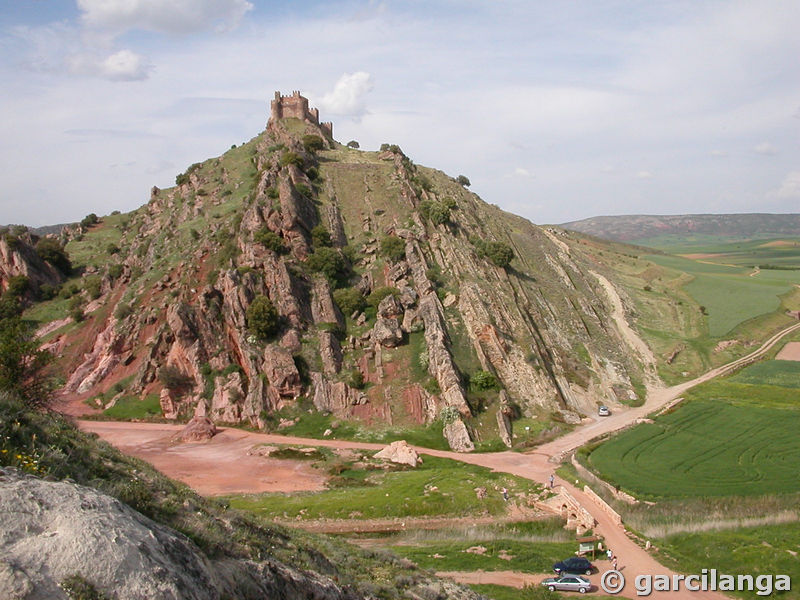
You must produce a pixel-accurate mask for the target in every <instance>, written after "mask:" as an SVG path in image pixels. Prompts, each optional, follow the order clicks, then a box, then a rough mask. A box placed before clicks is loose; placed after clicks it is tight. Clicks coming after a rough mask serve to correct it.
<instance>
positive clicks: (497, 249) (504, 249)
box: [469, 237, 514, 269]
mask: <svg viewBox="0 0 800 600" xmlns="http://www.w3.org/2000/svg"><path fill="white" fill-rule="evenodd" d="M469 241H470V242H471V243H472V245H473V246H475V250H476V251H477V253H478V256H479V257H481V258H488V259H489V260H490V261H492V262H493V263H494V264H495V265H497V266H498V267H501V268H503V269H505V268H506V267H507V266H508V265H509V264H510V263H511V261H512V259H513V258H514V250H513V249H512V248H511V246H509V245H508V244H506V243H505V242H486V241H484V240H482V239H480V238H477V237H470V240H469Z"/></svg>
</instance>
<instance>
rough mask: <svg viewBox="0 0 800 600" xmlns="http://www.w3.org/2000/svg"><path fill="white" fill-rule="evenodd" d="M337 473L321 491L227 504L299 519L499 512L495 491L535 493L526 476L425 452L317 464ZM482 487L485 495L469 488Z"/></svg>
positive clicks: (502, 509)
mask: <svg viewBox="0 0 800 600" xmlns="http://www.w3.org/2000/svg"><path fill="white" fill-rule="evenodd" d="M321 466H322V468H328V469H329V472H332V473H334V472H335V473H337V475H336V477H337V479H336V484H337V486H341V487H334V488H333V489H328V490H326V491H323V492H302V493H298V494H291V495H289V494H257V495H246V496H234V497H231V498H230V504H231V506H233V507H234V508H238V509H242V510H247V511H250V512H253V513H255V514H258V515H261V516H265V517H282V518H296V517H300V518H303V519H320V518H328V519H352V518H358V519H377V518H382V519H383V518H394V517H430V516H439V515H447V516H454V515H455V516H464V517H466V516H470V515H500V514H503V513H504V512H505V510H506V504H505V502H504V501H503V499H502V496H501V495H500V493H499V491H498V490H499V489H500V488H502V487H506V488H508V490H509V492H510V494H511V496H512V497H514V496H516V495H518V494H521V495H526V494H533V493H538V492H539V491H540V489H541V486H539V485H538V484H535V483H533V482H530V481H528V480H525V479H522V478H519V477H514V476H512V475H507V474H504V473H493V472H492V471H490V470H489V469H486V468H484V467H477V466H474V465H467V464H464V463H460V462H457V461H453V460H448V459H443V458H435V457H432V456H425V457H424V462H423V464H422V465H420V466H418V467H416V468H413V469H412V468H406V467H392V468H391V469H389V470H386V469H385V468H384V467H383V466H382V465H380V464H377V461H376V464H371V463H370V462H369V461H366V462H364V461H361V460H358V461H350V462H348V463H344V464H342V463H333V464H330V465H321ZM478 487H485V488H486V490H487V494H486V497H485V498H479V497H478V495H477V493H476V491H475V488H478Z"/></svg>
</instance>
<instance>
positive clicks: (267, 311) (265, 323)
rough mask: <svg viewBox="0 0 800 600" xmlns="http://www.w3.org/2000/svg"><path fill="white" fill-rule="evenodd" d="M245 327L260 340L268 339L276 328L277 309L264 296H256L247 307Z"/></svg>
mask: <svg viewBox="0 0 800 600" xmlns="http://www.w3.org/2000/svg"><path fill="white" fill-rule="evenodd" d="M246 317H247V328H248V329H249V330H250V331H251V332H252V333H253V335H255V336H256V337H257V338H259V339H261V340H267V339H269V338H270V337H271V336H272V335H273V334H274V333H275V332H276V331H277V330H278V318H279V317H278V309H276V308H275V305H274V304H272V301H271V300H270V299H269V298H267V297H266V296H256V297H255V299H254V300H253V302H251V303H250V306H248V307H247V313H246Z"/></svg>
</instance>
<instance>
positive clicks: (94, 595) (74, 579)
mask: <svg viewBox="0 0 800 600" xmlns="http://www.w3.org/2000/svg"><path fill="white" fill-rule="evenodd" d="M58 587H60V588H61V589H62V590H64V592H65V593H66V594H67V596H69V599H70V600H108V596H106V595H105V594H103V593H102V592H100V591H98V590H97V588H96V587H94V585H93V584H92V583H91V582H89V581H87V580H86V579H84V578H83V576H82V575H78V574H75V575H70V576H69V577H65V578H64V579H63V580H62V581H61V583H59V584H58Z"/></svg>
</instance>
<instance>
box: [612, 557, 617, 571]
mask: <svg viewBox="0 0 800 600" xmlns="http://www.w3.org/2000/svg"><path fill="white" fill-rule="evenodd" d="M612 566H613V568H614V570H615V571H617V570H618V569H617V557H616V556H615V557H614V562H613V564H612Z"/></svg>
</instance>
